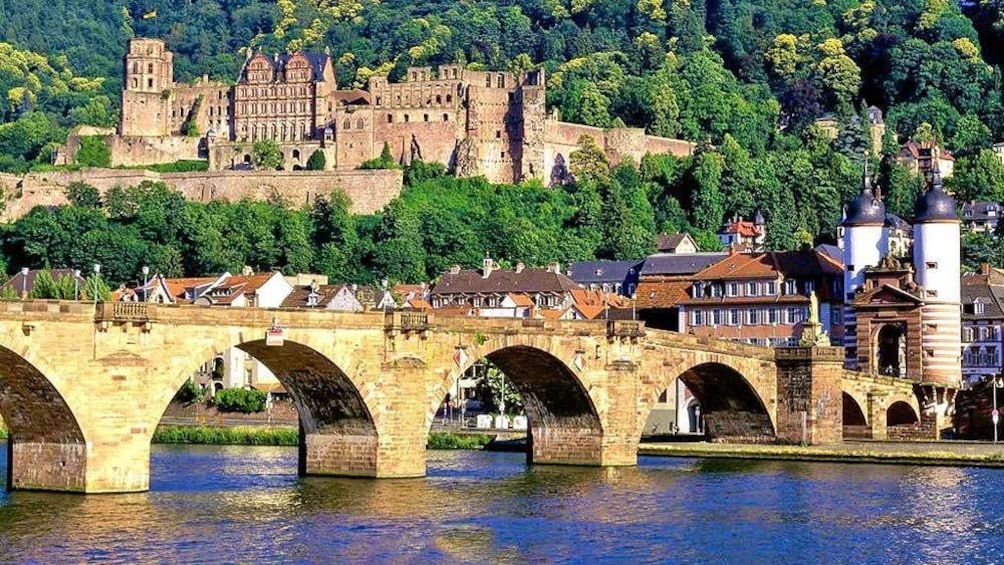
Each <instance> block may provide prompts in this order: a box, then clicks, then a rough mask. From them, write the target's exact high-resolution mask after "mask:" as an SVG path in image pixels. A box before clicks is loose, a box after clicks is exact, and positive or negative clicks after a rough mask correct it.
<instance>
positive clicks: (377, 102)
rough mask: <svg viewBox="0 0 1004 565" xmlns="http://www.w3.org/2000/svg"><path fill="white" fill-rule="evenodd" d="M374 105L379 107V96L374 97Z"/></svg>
mask: <svg viewBox="0 0 1004 565" xmlns="http://www.w3.org/2000/svg"><path fill="white" fill-rule="evenodd" d="M376 105H377V106H379V105H380V97H379V96H377V97H376Z"/></svg>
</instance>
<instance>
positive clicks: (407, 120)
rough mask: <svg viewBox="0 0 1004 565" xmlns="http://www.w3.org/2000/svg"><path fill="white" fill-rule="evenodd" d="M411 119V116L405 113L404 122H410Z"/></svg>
mask: <svg viewBox="0 0 1004 565" xmlns="http://www.w3.org/2000/svg"><path fill="white" fill-rule="evenodd" d="M410 120H411V118H410V117H409V116H408V114H405V115H404V123H408V122H409V121H410Z"/></svg>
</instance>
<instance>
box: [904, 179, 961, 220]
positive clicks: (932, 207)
mask: <svg viewBox="0 0 1004 565" xmlns="http://www.w3.org/2000/svg"><path fill="white" fill-rule="evenodd" d="M935 179H938V174H937V172H935ZM913 221H914V223H917V224H925V223H938V222H958V221H959V216H958V214H956V213H955V199H954V198H952V197H951V196H949V195H948V194H946V193H945V191H944V190H942V189H941V181H940V180H935V182H934V183H933V184H932V186H931V188H930V189H928V190H927V191H926V192H925V193H924V194H921V195H920V196H919V197H918V198H917V203H916V205H915V206H914V208H913Z"/></svg>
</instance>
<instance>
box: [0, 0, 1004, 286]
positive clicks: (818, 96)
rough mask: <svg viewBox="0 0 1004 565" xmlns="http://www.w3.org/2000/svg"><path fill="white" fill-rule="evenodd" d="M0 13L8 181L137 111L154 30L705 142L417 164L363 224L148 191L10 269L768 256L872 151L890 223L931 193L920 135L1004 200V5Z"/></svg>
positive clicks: (976, 251) (392, 272) (208, 52)
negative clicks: (755, 252) (131, 93)
mask: <svg viewBox="0 0 1004 565" xmlns="http://www.w3.org/2000/svg"><path fill="white" fill-rule="evenodd" d="M0 22H2V23H0V94H4V95H3V96H0V171H9V172H24V171H27V170H30V169H32V168H33V167H35V168H37V167H40V166H44V165H45V164H46V163H48V162H49V161H48V160H49V159H50V155H51V151H52V149H53V147H54V146H55V144H57V143H59V142H60V141H62V140H63V139H64V138H65V136H66V134H67V132H68V131H69V129H70V128H73V127H75V126H77V125H95V126H111V125H114V124H115V123H116V122H117V104H118V91H119V89H120V87H121V72H122V70H121V63H120V60H121V56H122V54H123V52H124V49H125V42H126V41H127V39H128V38H129V37H133V36H148V37H160V38H164V39H165V40H166V41H167V43H168V46H169V48H170V49H172V50H173V51H174V52H175V53H176V56H175V69H176V71H175V75H176V79H177V80H188V79H192V78H194V77H196V76H199V75H201V74H202V73H209V74H210V75H211V76H213V77H214V78H217V79H220V80H227V81H233V80H234V77H236V75H237V72H238V70H239V68H240V65H241V64H242V62H243V61H244V58H245V57H246V56H247V54H248V53H249V52H250V50H257V49H262V50H265V51H267V52H273V51H288V50H296V49H308V50H322V49H325V48H330V50H331V53H332V55H333V57H334V58H335V60H336V63H337V64H336V69H337V77H338V82H339V85H340V86H342V87H351V86H360V85H363V84H365V81H366V80H367V79H368V77H369V76H371V75H373V74H374V73H387V74H389V75H390V77H391V79H392V80H393V79H396V78H398V77H400V76H401V75H402V74H403V71H404V69H405V68H407V67H408V66H413V65H431V66H435V65H437V64H441V63H452V62H460V63H462V64H464V65H466V66H468V67H469V68H485V69H510V70H515V71H518V70H524V69H530V68H538V67H539V68H543V69H545V71H546V75H547V77H548V78H547V81H548V105H549V107H550V109H552V110H557V111H558V112H560V114H561V116H562V118H563V119H564V120H567V121H572V122H577V123H583V124H589V125H595V126H615V125H621V124H624V125H629V126H637V127H644V128H646V129H647V130H648V131H649V132H650V133H653V134H656V135H663V136H671V137H680V138H683V139H688V140H691V141H695V142H697V143H698V144H699V147H700V149H699V151H698V152H697V153H696V154H695V155H694V156H693V157H690V158H686V159H675V158H672V157H669V156H661V155H653V156H649V157H646V158H645V159H643V160H642V162H640V163H628V164H625V165H623V166H620V167H615V168H612V169H611V168H610V167H609V166H608V165H606V164H605V163H603V162H601V161H602V160H601V159H599V158H597V156H596V155H594V151H593V150H592V149H593V148H590V147H583V148H581V150H580V155H579V166H580V167H581V168H582V171H581V173H582V174H581V175H579V176H578V177H577V178H576V182H574V183H572V184H570V185H567V186H563V187H559V188H554V189H544V188H542V187H541V186H539V185H535V184H533V183H526V184H523V185H520V186H492V185H489V184H487V183H485V182H483V181H481V180H478V179H463V180H460V179H454V178H451V177H449V176H445V175H442V174H441V171H439V170H438V169H437V168H436V167H434V166H428V165H423V164H418V166H416V167H413V168H412V169H414V170H409V171H408V172H407V173H408V176H409V183H408V187H407V189H406V191H405V193H404V194H403V195H402V197H401V198H399V199H398V200H396V201H395V202H394V203H392V204H391V206H390V207H389V208H388V209H387V210H385V211H384V212H383V213H381V214H379V215H376V216H366V217H351V216H347V213H346V212H345V209H346V208H345V206H344V205H343V204H344V203H340V202H339V199H340V197H339V196H338V195H337V194H335V195H334V196H333V197H332V198H331V199H330V200H327V201H325V204H324V206H318V205H315V206H314V207H313V208H311V209H301V210H287V209H285V208H283V207H282V206H281V203H251V202H243V203H238V204H223V203H212V204H208V205H202V204H193V203H186V202H183V201H181V200H180V198H178V197H177V195H171V194H169V193H166V192H165V191H164V190H163V189H162V187H161V188H157V187H150V186H145V187H133V188H132V189H128V190H123V191H118V193H116V194H109V195H108V196H107V197H106V198H105V201H104V202H100V205H95V203H94V202H90V203H87V202H84V201H85V200H87V199H86V198H85V199H83V201H80V202H79V203H78V204H77V205H73V206H67V207H64V208H60V209H56V210H37V211H35V212H33V213H32V214H31V215H29V216H28V217H26V218H24V219H23V220H21V221H19V222H16V223H14V224H11V225H9V226H5V227H3V232H2V233H0V238H2V243H3V250H4V254H5V260H6V266H7V268H8V269H16V268H19V267H21V266H41V265H46V264H47V265H50V266H62V265H71V264H72V265H82V264H89V263H90V262H92V261H95V260H106V261H109V262H115V261H119V262H122V263H123V265H122V267H121V268H120V269H118V270H113V271H112V272H115V273H116V274H115V275H114V276H115V277H117V279H116V280H118V281H122V280H126V279H127V278H128V277H129V276H132V275H131V274H130V273H134V272H135V270H136V269H135V267H136V264H138V262H143V261H146V262H149V263H151V264H156V265H158V267H159V268H161V269H162V270H164V272H165V273H172V274H202V273H207V272H214V271H217V270H220V269H221V268H224V267H226V268H232V267H235V266H236V267H238V268H239V266H240V264H248V265H253V266H256V267H258V268H260V269H269V268H279V269H283V270H287V271H295V270H302V269H304V268H312V269H318V270H321V271H323V272H326V273H328V274H330V275H332V276H333V277H334V278H335V279H339V280H356V281H359V282H365V281H367V280H373V279H374V278H376V277H384V276H386V277H389V278H391V279H393V280H401V281H416V280H427V279H429V278H431V277H435V276H436V275H437V274H438V273H439V272H440V271H441V270H442V269H444V268H445V267H446V266H448V265H449V264H452V263H461V264H465V265H474V264H477V263H478V262H479V259H480V257H481V256H482V255H483V253H484V252H485V251H490V252H492V253H493V254H495V255H497V256H499V257H501V258H504V259H505V260H508V261H512V262H515V261H523V262H526V263H530V264H540V263H542V262H546V261H550V260H559V261H569V260H575V259H589V258H597V257H598V258H637V257H640V256H642V255H644V254H645V253H647V252H650V251H651V250H652V246H653V244H654V234H656V233H658V232H662V231H676V230H689V231H691V232H693V233H695V234H697V235H698V239H699V241H701V242H702V244H703V245H704V246H705V247H713V246H714V244H715V240H714V238H713V237H712V233H713V232H714V231H715V230H716V229H717V228H718V227H719V226H720V224H721V222H722V219H723V217H726V216H730V215H732V214H742V215H750V214H752V213H753V212H754V211H755V210H756V209H760V210H762V212H763V213H764V215H765V217H766V218H767V221H768V239H769V241H768V244H769V246H770V247H771V248H775V249H789V248H795V247H798V246H800V245H805V244H810V243H813V242H823V241H832V238H833V236H834V233H835V228H836V225H837V224H838V223H839V221H840V216H841V208H842V204H843V203H844V202H845V201H846V199H847V198H849V197H850V196H852V195H853V194H855V193H856V192H857V191H858V190H859V188H860V185H861V180H860V179H861V174H862V170H863V167H864V162H865V160H866V159H868V160H869V161H870V162H871V170H872V171H873V173H875V174H876V176H877V182H878V184H879V185H880V186H881V187H882V191H883V193H884V196H885V200H886V203H887V206H888V208H889V209H890V210H891V211H893V212H895V213H897V214H900V215H902V216H903V217H905V218H906V219H909V217H910V215H911V212H912V203H913V200H914V198H915V196H916V195H917V194H918V193H919V191H920V190H922V188H923V179H920V178H917V177H916V176H915V175H913V174H911V173H910V172H909V170H908V169H906V168H905V167H903V166H901V165H899V164H897V163H896V161H895V160H894V159H893V158H892V156H893V155H895V153H896V152H898V150H899V146H900V144H901V143H902V142H904V141H906V140H907V139H909V138H913V139H916V140H918V141H930V140H935V139H936V140H937V141H938V142H939V144H940V145H941V146H943V147H944V148H946V149H948V150H950V151H951V152H952V154H953V155H954V158H955V174H954V176H953V177H952V178H951V179H950V181H949V183H948V185H949V186H948V188H949V189H950V190H953V191H955V192H956V194H957V197H958V199H959V200H960V201H964V200H971V199H990V200H1004V166H1002V165H1001V164H1000V162H999V161H998V159H997V158H996V156H995V155H994V154H993V152H992V151H991V145H992V144H993V142H994V141H997V140H1002V139H1004V104H1002V92H1001V81H1000V78H999V75H1000V67H999V66H998V65H999V63H1000V60H1001V56H1002V53H1001V50H1000V45H1004V43H1002V42H1001V39H1004V37H1002V34H1004V5H1002V4H1001V3H998V2H994V1H989V0H984V1H983V2H971V3H967V4H966V8H965V11H963V10H962V9H961V8H960V7H959V5H958V4H956V3H954V2H950V1H948V0H899V1H892V0H869V1H860V0H830V1H829V2H804V1H801V0H498V1H484V0H469V1H466V2H454V1H446V0H430V1H424V2H418V1H415V0H379V1H377V0H276V1H266V0H186V1H185V2H177V1H173V0H106V1H102V2H92V1H90V0H53V1H52V2H48V3H46V4H42V3H41V2H39V1H38V0H0ZM868 106H877V107H878V108H880V109H881V110H882V112H883V113H884V121H885V128H886V135H885V138H884V139H883V152H882V153H883V154H882V155H875V154H867V156H866V152H867V151H868V150H869V149H870V148H871V141H870V127H871V126H870V124H869V121H868V117H867V115H866V108H867V107H868ZM822 117H827V118H831V119H832V120H833V121H834V122H835V123H836V124H837V125H838V130H839V134H838V135H837V136H836V138H835V139H830V137H828V136H827V135H825V133H824V132H823V131H822V130H821V129H820V128H819V127H818V126H817V125H816V124H815V121H816V120H817V119H818V118H822ZM81 192H84V193H87V192H88V191H87V190H83V191H81ZM165 207H167V208H165ZM141 211H142V213H140V212H141ZM150 215H153V216H155V217H159V218H161V220H158V221H154V220H152V219H151V218H150V217H149V216H150ZM331 218H337V221H335V220H332V219H331ZM180 222H190V224H188V225H182V224H180ZM332 222H334V223H332ZM163 230H167V231H163ZM63 239H65V240H68V241H76V242H83V243H82V244H80V245H77V246H75V247H73V246H68V244H67V243H66V242H65V241H63ZM71 247H73V248H72V249H71ZM966 258H967V261H968V263H969V264H970V265H974V264H976V263H978V262H979V261H983V260H989V261H991V262H994V263H997V264H1000V263H1001V260H1002V259H1004V250H1002V249H1001V246H1000V245H999V243H998V240H997V237H996V236H986V237H980V238H977V237H970V238H968V240H967V242H966ZM130 262H132V264H130ZM110 276H111V273H110Z"/></svg>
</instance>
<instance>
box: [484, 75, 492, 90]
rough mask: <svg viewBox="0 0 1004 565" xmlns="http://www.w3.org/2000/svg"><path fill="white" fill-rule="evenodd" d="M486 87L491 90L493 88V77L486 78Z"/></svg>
mask: <svg viewBox="0 0 1004 565" xmlns="http://www.w3.org/2000/svg"><path fill="white" fill-rule="evenodd" d="M485 86H487V87H489V88H491V86H492V75H487V76H485Z"/></svg>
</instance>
